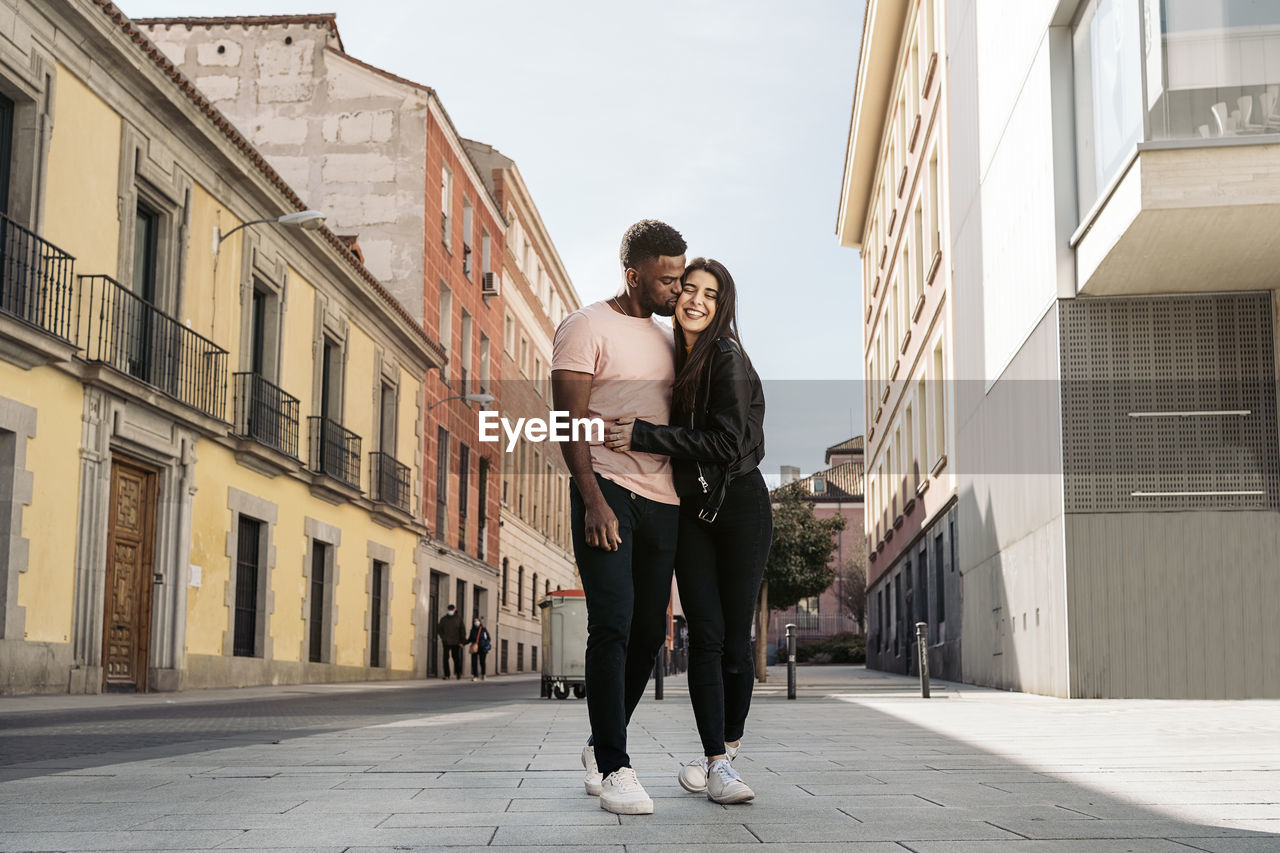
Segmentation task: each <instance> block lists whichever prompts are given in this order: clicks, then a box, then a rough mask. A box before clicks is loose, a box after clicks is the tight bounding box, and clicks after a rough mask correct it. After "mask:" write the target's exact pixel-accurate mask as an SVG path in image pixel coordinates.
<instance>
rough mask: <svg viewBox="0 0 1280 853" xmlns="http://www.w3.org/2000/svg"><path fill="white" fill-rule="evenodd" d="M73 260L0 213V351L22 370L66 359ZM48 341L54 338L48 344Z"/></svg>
mask: <svg viewBox="0 0 1280 853" xmlns="http://www.w3.org/2000/svg"><path fill="white" fill-rule="evenodd" d="M74 266H75V258H73V257H71V255H69V254H67V253H66V252H64V251H62V250H61V249H59V248H58V247H57V246H55V245H53V244H52V243H49V242H46V241H45V240H42V239H40V238H39V237H37V236H36V235H35V234H34V233H32V232H31V231H28V230H27V229H26V228H23V227H22V226H21V225H19V224H17V223H16V222H14V221H13V220H11V219H9V217H7V216H5V215H4V214H0V315H3V317H4V318H5V319H6V320H7V319H12V320H16V321H18V322H16V323H4V324H3V326H2V327H0V329H2V331H3V334H0V352H2V353H3V354H4V356H5V357H7V358H9V359H10V360H11V361H13V362H15V363H17V364H20V365H21V366H23V367H27V368H30V367H34V366H35V365H37V364H44V363H47V362H49V361H53V360H58V359H62V358H66V357H68V356H70V355H71V353H72V352H74V351H75V346H74V343H73V342H72V340H71V337H72V329H71V301H72V281H73V278H72V276H73V269H74ZM50 336H52V338H53V339H56V340H52V339H50Z"/></svg>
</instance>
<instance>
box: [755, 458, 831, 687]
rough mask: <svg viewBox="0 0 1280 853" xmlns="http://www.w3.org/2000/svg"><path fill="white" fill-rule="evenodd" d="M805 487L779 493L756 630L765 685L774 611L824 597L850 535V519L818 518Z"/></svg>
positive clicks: (759, 670)
mask: <svg viewBox="0 0 1280 853" xmlns="http://www.w3.org/2000/svg"><path fill="white" fill-rule="evenodd" d="M802 483H803V481H797V482H795V483H788V484H787V485H785V486H783V487H781V488H779V489H777V490H776V491H774V493H773V546H772V547H771V548H770V549H769V562H768V563H767V564H766V565H765V570H764V583H762V584H761V585H760V623H759V627H758V629H757V630H756V673H757V676H758V677H759V679H760V680H761V681H764V680H765V667H766V661H765V657H766V655H765V648H766V645H767V644H768V628H769V611H770V610H786V609H787V608H788V607H794V606H795V605H796V604H797V603H798V602H799V601H800V599H802V598H808V597H809V596H811V595H821V594H822V592H823V591H824V590H825V589H826V588H827V587H829V586H831V581H832V580H834V578H835V569H833V568H832V567H831V565H830V562H831V552H832V551H834V550H835V549H836V534H838V533H839V532H840V531H841V530H843V529H844V519H843V518H842V517H840V516H834V517H832V518H818V517H817V516H816V515H814V513H813V505H812V504H811V503H809V502H808V501H806V500H805V494H806V492H805V491H804V487H803V485H802Z"/></svg>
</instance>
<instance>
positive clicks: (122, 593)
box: [102, 457, 156, 693]
mask: <svg viewBox="0 0 1280 853" xmlns="http://www.w3.org/2000/svg"><path fill="white" fill-rule="evenodd" d="M110 513H111V514H110V516H109V519H108V525H109V526H108V530H107V583H106V602H105V606H104V611H103V624H102V628H103V639H102V670H103V686H104V687H105V688H106V689H107V690H125V691H129V690H136V691H138V692H139V693H143V692H146V690H147V666H148V660H149V657H148V651H149V646H150V640H151V583H152V577H153V572H154V553H153V552H154V548H155V530H156V472H155V471H153V470H150V469H148V468H143V467H141V466H139V465H137V464H136V463H134V462H131V461H129V460H125V459H121V458H119V457H116V458H114V459H113V460H112V465H111V509H110Z"/></svg>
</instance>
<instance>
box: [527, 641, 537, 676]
mask: <svg viewBox="0 0 1280 853" xmlns="http://www.w3.org/2000/svg"><path fill="white" fill-rule="evenodd" d="M529 671H530V672H537V671H538V647H537V646H530V647H529Z"/></svg>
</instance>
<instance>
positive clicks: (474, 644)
mask: <svg viewBox="0 0 1280 853" xmlns="http://www.w3.org/2000/svg"><path fill="white" fill-rule="evenodd" d="M467 645H468V647H469V648H470V649H471V680H472V681H475V680H476V678H477V677H478V678H479V679H480V680H481V681H484V661H485V658H487V657H488V656H489V649H491V648H493V640H491V639H489V629H488V628H486V627H485V626H484V623H483V622H481V621H480V617H479V616H477V617H476V618H474V619H472V620H471V633H470V634H469V635H468V636H467Z"/></svg>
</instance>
